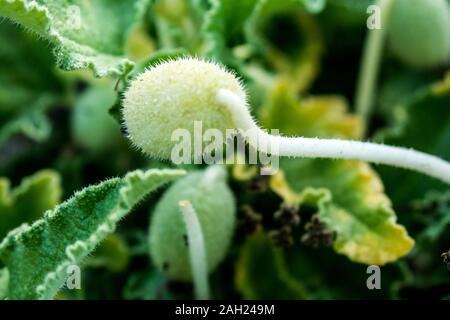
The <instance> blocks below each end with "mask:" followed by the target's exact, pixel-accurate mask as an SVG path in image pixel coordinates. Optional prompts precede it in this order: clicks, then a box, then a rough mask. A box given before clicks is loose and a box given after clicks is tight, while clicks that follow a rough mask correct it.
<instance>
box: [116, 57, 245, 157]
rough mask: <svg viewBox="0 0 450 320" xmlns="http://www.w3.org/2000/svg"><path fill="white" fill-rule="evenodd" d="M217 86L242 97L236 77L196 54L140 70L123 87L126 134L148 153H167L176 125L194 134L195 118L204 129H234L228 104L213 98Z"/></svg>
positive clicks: (174, 143) (172, 145)
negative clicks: (127, 85) (142, 71)
mask: <svg viewBox="0 0 450 320" xmlns="http://www.w3.org/2000/svg"><path fill="white" fill-rule="evenodd" d="M220 89H228V90H230V91H232V92H233V93H235V94H236V95H237V96H238V97H240V98H242V99H243V101H246V95H245V92H244V90H243V88H242V87H241V84H240V81H239V79H238V78H236V77H235V76H234V75H233V74H232V73H230V72H228V71H226V70H225V68H224V67H222V66H219V65H218V64H215V63H212V62H206V61H202V60H199V59H194V58H182V59H178V60H171V61H166V62H163V63H161V64H159V65H157V66H154V67H152V68H150V69H149V70H147V71H146V72H144V73H143V74H141V75H140V76H139V77H138V78H137V79H136V80H134V81H133V83H132V84H131V86H130V88H129V89H128V90H127V92H126V93H125V100H124V103H123V105H124V109H123V116H124V121H125V125H126V127H127V129H128V133H129V138H130V139H131V141H132V142H133V143H134V144H135V145H136V146H137V147H138V148H139V149H141V150H142V151H143V152H145V153H147V154H148V155H150V156H152V157H157V158H162V159H170V157H171V151H172V149H173V147H174V146H175V145H176V144H177V143H178V141H171V140H172V139H171V137H172V134H173V133H174V131H175V130H177V129H186V130H188V132H189V133H190V134H191V136H192V137H193V136H194V122H195V121H202V129H203V130H205V131H206V130H208V129H218V130H220V131H221V132H222V133H223V134H224V136H225V130H226V129H233V128H235V125H234V124H233V121H232V117H231V114H230V112H229V110H228V109H227V108H226V107H224V106H223V105H221V104H220V103H218V102H217V99H216V95H217V92H218V91H219V90H220Z"/></svg>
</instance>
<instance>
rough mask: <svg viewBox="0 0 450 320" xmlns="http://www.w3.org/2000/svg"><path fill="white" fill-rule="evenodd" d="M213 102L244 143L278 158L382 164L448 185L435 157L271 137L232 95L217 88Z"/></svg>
mask: <svg viewBox="0 0 450 320" xmlns="http://www.w3.org/2000/svg"><path fill="white" fill-rule="evenodd" d="M217 99H218V101H219V102H220V103H221V104H223V105H224V106H226V107H227V108H228V109H229V110H230V112H231V114H232V117H233V120H234V122H235V124H236V128H237V129H240V130H241V131H242V132H243V134H244V136H245V138H246V139H247V141H248V143H249V144H250V145H251V146H252V147H254V148H256V149H257V150H259V151H261V152H264V153H270V154H272V155H278V156H291V157H303V158H330V159H349V160H361V161H367V162H373V163H378V164H385V165H390V166H394V167H399V168H405V169H410V170H414V171H418V172H421V173H424V174H426V175H429V176H431V177H434V178H437V179H439V180H441V181H443V182H445V183H448V184H450V163H448V162H446V161H444V160H442V159H440V158H438V157H435V156H432V155H429V154H426V153H423V152H419V151H415V150H412V149H405V148H400V147H392V146H386V145H380V144H376V143H370V142H361V141H349V140H338V139H319V138H304V137H282V136H272V135H270V134H268V133H267V132H265V131H263V130H261V129H260V128H259V127H258V126H257V125H256V123H255V121H254V120H253V118H252V116H251V115H250V112H249V110H248V108H247V105H246V104H245V102H244V101H242V100H241V99H240V98H239V97H238V96H236V95H235V94H234V93H232V92H231V91H229V90H226V89H221V90H219V92H218V93H217ZM248 132H251V133H252V136H250V135H248ZM255 133H256V137H255V136H254V134H255Z"/></svg>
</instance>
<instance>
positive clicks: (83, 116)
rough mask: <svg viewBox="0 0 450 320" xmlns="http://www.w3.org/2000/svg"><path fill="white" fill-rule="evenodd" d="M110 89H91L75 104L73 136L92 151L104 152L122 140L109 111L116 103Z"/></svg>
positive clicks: (118, 128)
mask: <svg viewBox="0 0 450 320" xmlns="http://www.w3.org/2000/svg"><path fill="white" fill-rule="evenodd" d="M115 99H116V98H115V94H114V91H113V90H112V89H111V88H109V87H103V86H99V87H91V88H89V89H88V90H87V91H85V92H84V93H83V94H82V95H81V97H80V98H79V99H78V101H77V102H76V104H75V110H74V112H73V113H72V134H73V136H74V139H75V141H76V142H77V143H78V144H79V145H81V146H83V147H85V148H87V149H89V150H92V151H103V150H106V149H108V148H110V147H112V146H113V145H116V144H117V143H118V141H120V140H121V139H122V136H121V133H120V127H119V125H118V124H117V122H116V121H114V119H113V117H112V116H111V115H110V114H109V113H108V109H109V108H110V107H111V106H112V105H113V104H114V102H115Z"/></svg>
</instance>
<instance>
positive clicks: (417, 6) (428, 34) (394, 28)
mask: <svg viewBox="0 0 450 320" xmlns="http://www.w3.org/2000/svg"><path fill="white" fill-rule="evenodd" d="M388 29H389V30H388V35H389V42H390V47H391V49H392V52H393V53H394V54H395V55H396V56H397V57H398V58H399V59H401V60H402V61H404V62H405V63H407V64H409V65H411V66H413V67H417V68H429V67H434V66H438V65H441V64H444V63H446V62H448V61H449V58H450V9H449V5H448V3H447V2H446V0H395V3H394V7H393V9H392V16H391V18H390V22H389V27H388Z"/></svg>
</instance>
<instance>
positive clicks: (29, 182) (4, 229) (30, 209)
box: [0, 170, 62, 239]
mask: <svg viewBox="0 0 450 320" xmlns="http://www.w3.org/2000/svg"><path fill="white" fill-rule="evenodd" d="M60 180H61V179H60V176H59V174H58V173H57V172H55V171H52V170H41V171H39V172H37V173H35V174H33V175H32V176H29V177H27V178H25V179H23V180H22V182H21V184H20V185H19V186H18V187H16V188H14V189H13V190H10V183H9V180H8V179H5V178H0V239H3V237H5V236H6V234H7V233H8V231H10V230H12V229H14V228H17V227H18V226H20V225H21V224H22V223H31V222H33V221H34V220H37V219H39V218H40V217H41V216H42V213H43V212H44V211H46V210H49V209H52V208H53V207H55V206H56V205H57V204H58V203H59V201H60V198H61V193H62V190H61V181H60Z"/></svg>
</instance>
